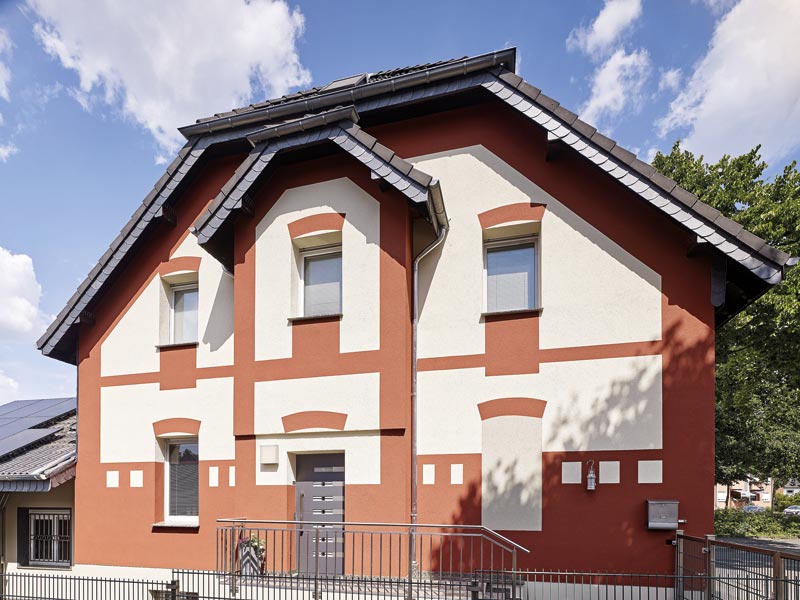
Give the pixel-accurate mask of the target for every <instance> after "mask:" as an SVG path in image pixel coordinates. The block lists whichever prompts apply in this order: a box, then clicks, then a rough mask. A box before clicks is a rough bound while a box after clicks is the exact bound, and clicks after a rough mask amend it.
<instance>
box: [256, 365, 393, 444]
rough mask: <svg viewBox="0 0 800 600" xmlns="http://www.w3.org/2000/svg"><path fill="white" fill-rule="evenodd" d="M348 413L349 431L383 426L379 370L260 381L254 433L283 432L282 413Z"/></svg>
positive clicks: (284, 414)
mask: <svg viewBox="0 0 800 600" xmlns="http://www.w3.org/2000/svg"><path fill="white" fill-rule="evenodd" d="M318 410H322V411H331V412H338V413H344V414H346V415H347V421H346V422H345V429H346V430H347V431H358V430H375V429H379V428H380V373H358V374H352V375H333V376H330V377H306V378H302V379H282V380H277V381H258V382H256V384H255V433H256V435H259V434H275V433H283V431H284V429H283V421H282V420H281V418H282V417H284V416H286V415H290V414H292V413H296V412H304V411H318Z"/></svg>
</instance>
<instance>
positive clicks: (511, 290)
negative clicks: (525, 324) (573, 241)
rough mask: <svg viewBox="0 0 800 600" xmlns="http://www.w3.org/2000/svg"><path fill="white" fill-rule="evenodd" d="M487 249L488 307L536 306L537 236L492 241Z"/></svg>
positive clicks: (501, 309) (492, 310) (504, 309)
mask: <svg viewBox="0 0 800 600" xmlns="http://www.w3.org/2000/svg"><path fill="white" fill-rule="evenodd" d="M485 253H486V254H485V265H486V311H487V312H490V313H495V312H507V311H514V310H529V309H533V308H536V304H537V300H536V298H537V290H536V239H535V238H533V237H524V238H519V239H516V240H501V241H495V242H489V243H487V244H486V246H485Z"/></svg>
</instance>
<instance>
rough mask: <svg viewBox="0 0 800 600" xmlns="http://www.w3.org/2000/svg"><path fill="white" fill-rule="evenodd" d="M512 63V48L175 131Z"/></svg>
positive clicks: (347, 100)
mask: <svg viewBox="0 0 800 600" xmlns="http://www.w3.org/2000/svg"><path fill="white" fill-rule="evenodd" d="M515 63H516V49H515V48H509V49H506V50H499V51H497V52H490V53H488V54H482V55H480V56H475V57H473V58H466V59H464V60H458V61H453V62H450V63H447V64H444V65H440V66H438V67H432V68H430V69H426V70H424V71H417V72H415V73H409V74H408V75H401V76H398V77H391V78H389V79H382V80H380V81H375V82H373V83H367V84H362V85H359V86H356V87H354V88H347V89H344V90H337V91H332V92H328V93H324V94H316V95H314V96H312V97H309V98H300V99H298V100H292V101H289V102H284V103H283V104H276V105H272V106H265V107H263V108H257V109H255V110H251V111H249V112H245V113H241V114H238V115H232V116H227V117H218V118H216V119H214V120H211V121H205V122H203V123H194V124H192V125H186V126H184V127H179V128H178V131H180V132H181V134H182V135H183V136H184V137H185V138H187V139H189V138H191V137H192V136H195V135H201V134H204V133H211V132H214V131H219V130H221V129H231V128H234V127H239V126H241V125H250V124H253V123H258V122H260V121H271V120H273V119H282V118H286V117H288V116H290V115H295V114H298V113H313V112H316V111H319V110H321V109H323V108H325V107H328V106H336V105H347V104H353V103H354V102H356V101H358V100H363V99H364V98H370V97H372V96H379V95H381V94H385V93H388V92H397V91H400V90H403V89H406V88H411V87H414V86H417V85H422V84H426V83H432V82H434V81H439V80H441V79H447V78H449V77H455V76H458V75H467V74H469V73H473V72H475V71H480V70H482V69H488V68H491V67H496V66H498V65H503V66H505V67H506V68H507V69H508V70H509V71H512V72H513V71H514V70H515Z"/></svg>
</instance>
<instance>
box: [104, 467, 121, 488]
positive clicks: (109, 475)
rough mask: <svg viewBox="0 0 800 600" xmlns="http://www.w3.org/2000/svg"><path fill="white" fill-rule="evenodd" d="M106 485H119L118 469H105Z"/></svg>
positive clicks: (109, 486)
mask: <svg viewBox="0 0 800 600" xmlns="http://www.w3.org/2000/svg"><path fill="white" fill-rule="evenodd" d="M106 487H107V488H115V487H119V471H106Z"/></svg>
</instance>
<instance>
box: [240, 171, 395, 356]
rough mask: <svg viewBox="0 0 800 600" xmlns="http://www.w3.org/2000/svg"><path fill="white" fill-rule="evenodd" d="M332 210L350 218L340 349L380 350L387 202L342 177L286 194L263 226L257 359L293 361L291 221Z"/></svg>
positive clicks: (259, 230) (295, 309)
mask: <svg viewBox="0 0 800 600" xmlns="http://www.w3.org/2000/svg"><path fill="white" fill-rule="evenodd" d="M326 212H337V213H344V214H345V215H346V216H345V223H344V227H343V229H342V313H343V317H342V321H341V336H340V342H339V345H340V351H341V352H357V351H364V350H377V349H378V348H379V347H380V247H379V245H380V204H379V202H378V201H377V200H375V199H374V198H373V197H372V196H370V195H369V194H367V193H366V192H365V191H364V190H362V189H361V188H360V187H358V186H357V185H356V184H355V183H353V182H352V181H351V180H349V179H347V178H341V179H334V180H332V181H326V182H323V183H317V184H313V185H307V186H302V187H298V188H292V189H289V190H286V191H285V192H284V193H283V195H281V197H280V198H278V200H277V202H276V203H275V205H274V206H273V207H272V208H271V209H270V210H269V212H268V213H267V214H266V216H265V217H264V218H263V219H262V220H261V221H260V222H259V223H258V225H257V226H256V242H255V247H256V278H255V279H256V315H255V317H256V318H255V321H256V331H255V355H256V360H269V359H276V358H289V357H291V356H292V329H291V325H290V324H289V322H288V321H287V319H288V318H289V317H296V316H300V308H299V306H298V301H297V298H298V286H299V283H298V282H299V273H298V264H297V262H298V261H297V257H296V252H295V248H294V247H293V245H292V241H291V238H290V237H289V229H288V224H289V223H292V222H294V221H297V220H298V219H302V218H303V217H308V216H311V215H316V214H321V213H326Z"/></svg>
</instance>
